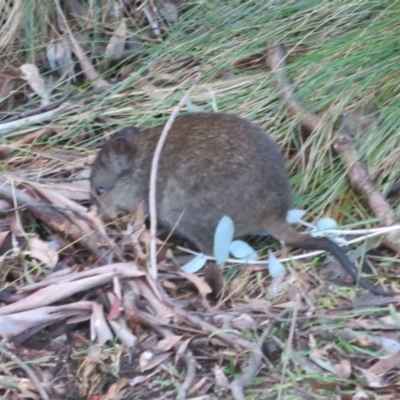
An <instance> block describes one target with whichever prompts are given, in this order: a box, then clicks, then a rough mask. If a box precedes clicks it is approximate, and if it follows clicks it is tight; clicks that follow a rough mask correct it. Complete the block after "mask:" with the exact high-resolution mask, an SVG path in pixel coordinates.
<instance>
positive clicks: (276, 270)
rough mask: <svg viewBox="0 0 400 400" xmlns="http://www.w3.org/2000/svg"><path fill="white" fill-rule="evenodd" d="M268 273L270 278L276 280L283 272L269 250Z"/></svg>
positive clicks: (282, 268)
mask: <svg viewBox="0 0 400 400" xmlns="http://www.w3.org/2000/svg"><path fill="white" fill-rule="evenodd" d="M268 255H269V258H268V271H269V274H270V275H271V276H272V278H276V277H278V276H279V275H281V274H283V273H284V272H285V268H284V266H283V264H282V263H281V262H280V261H279V260H278V259H277V258H276V257H275V255H274V253H273V252H272V251H271V250H268Z"/></svg>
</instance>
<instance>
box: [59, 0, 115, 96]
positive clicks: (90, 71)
mask: <svg viewBox="0 0 400 400" xmlns="http://www.w3.org/2000/svg"><path fill="white" fill-rule="evenodd" d="M55 3H56V8H57V12H58V15H59V17H60V19H61V20H62V23H63V24H64V29H65V31H66V32H67V33H68V36H69V39H70V41H71V44H72V48H73V50H74V53H75V55H76V57H77V58H78V60H79V63H80V65H81V68H82V71H83V73H84V74H85V76H86V77H87V78H88V79H89V80H90V81H92V84H93V87H95V88H102V87H108V86H111V84H110V83H108V82H107V81H106V80H104V79H102V78H99V74H98V72H97V71H96V70H95V68H94V67H93V65H92V64H91V62H90V61H89V59H88V58H87V56H86V53H85V52H84V51H83V49H82V47H81V46H80V45H79V43H78V42H77V40H76V39H75V36H74V34H73V33H72V30H71V28H70V27H69V25H68V21H67V19H66V18H65V15H64V13H63V11H62V9H61V6H60V3H59V1H58V0H56V2H55ZM60 22H61V21H60Z"/></svg>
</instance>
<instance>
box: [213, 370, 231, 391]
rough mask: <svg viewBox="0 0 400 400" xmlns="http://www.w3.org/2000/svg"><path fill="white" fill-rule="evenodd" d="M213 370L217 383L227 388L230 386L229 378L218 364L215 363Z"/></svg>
mask: <svg viewBox="0 0 400 400" xmlns="http://www.w3.org/2000/svg"><path fill="white" fill-rule="evenodd" d="M213 372H214V376H215V385H216V386H217V387H219V388H223V389H226V388H227V387H228V386H229V380H228V378H227V377H226V375H225V374H224V371H222V369H221V367H220V366H219V365H218V364H215V365H214V368H213Z"/></svg>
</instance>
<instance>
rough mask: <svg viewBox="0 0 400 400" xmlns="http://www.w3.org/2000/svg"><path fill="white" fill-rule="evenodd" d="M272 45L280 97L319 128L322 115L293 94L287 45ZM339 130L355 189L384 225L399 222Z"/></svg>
mask: <svg viewBox="0 0 400 400" xmlns="http://www.w3.org/2000/svg"><path fill="white" fill-rule="evenodd" d="M268 47H269V48H268V53H267V60H266V63H267V65H268V66H269V67H270V68H271V70H272V71H273V72H274V73H275V74H276V77H277V85H278V89H279V91H280V93H279V97H280V99H282V100H285V101H287V104H288V109H289V113H290V114H291V116H299V115H300V121H301V125H302V126H303V127H304V128H305V129H306V130H307V131H309V132H313V131H315V130H316V129H317V128H318V127H319V126H320V125H322V118H321V117H320V116H318V115H317V114H315V113H307V111H306V110H305V107H304V106H303V105H302V104H301V103H300V102H299V101H298V100H295V99H294V98H293V95H294V93H295V92H296V89H295V87H294V84H293V82H292V80H291V79H290V77H288V76H287V74H286V73H285V71H284V67H285V66H286V62H285V58H286V57H285V51H284V49H283V46H282V45H281V44H280V43H279V42H278V41H271V42H269V44H268ZM335 133H336V135H337V139H336V140H335V143H334V146H333V147H334V149H335V150H336V151H337V152H338V154H339V156H340V158H341V160H342V163H343V164H344V166H345V168H346V172H347V175H348V178H349V180H350V183H351V186H352V188H353V190H354V191H355V192H357V193H359V194H362V195H364V196H365V197H366V199H367V202H368V205H369V207H370V209H371V210H372V212H373V213H374V214H375V216H377V217H378V218H380V219H381V221H382V225H384V226H391V225H393V224H394V223H395V217H394V212H393V210H392V209H391V207H390V205H389V203H388V202H387V201H386V199H385V197H384V196H383V195H382V194H381V193H380V192H379V191H378V190H377V188H376V186H375V184H374V182H373V180H372V179H371V178H370V176H369V173H368V169H367V167H366V165H365V164H364V163H362V162H361V161H359V159H360V157H359V156H358V154H357V152H356V150H355V148H354V146H353V145H352V139H351V135H349V134H348V133H346V132H344V131H340V130H336V131H335ZM385 238H386V240H385V244H386V245H387V246H388V247H389V248H391V249H392V250H394V251H396V252H399V251H400V246H399V244H398V236H395V235H394V234H386V235H385Z"/></svg>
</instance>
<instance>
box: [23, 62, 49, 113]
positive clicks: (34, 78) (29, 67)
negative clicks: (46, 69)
mask: <svg viewBox="0 0 400 400" xmlns="http://www.w3.org/2000/svg"><path fill="white" fill-rule="evenodd" d="M19 69H20V70H21V72H22V75H21V77H22V79H25V80H26V81H27V82H28V84H29V86H30V87H31V88H32V90H33V91H34V92H35V93H36V94H37V95H38V96H39V97H40V98H41V106H45V105H47V104H49V103H50V96H49V92H48V90H47V88H46V83H45V81H44V80H43V78H42V77H41V76H40V72H39V69H38V67H37V66H36V65H34V64H23V65H21V66H20V67H19Z"/></svg>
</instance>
